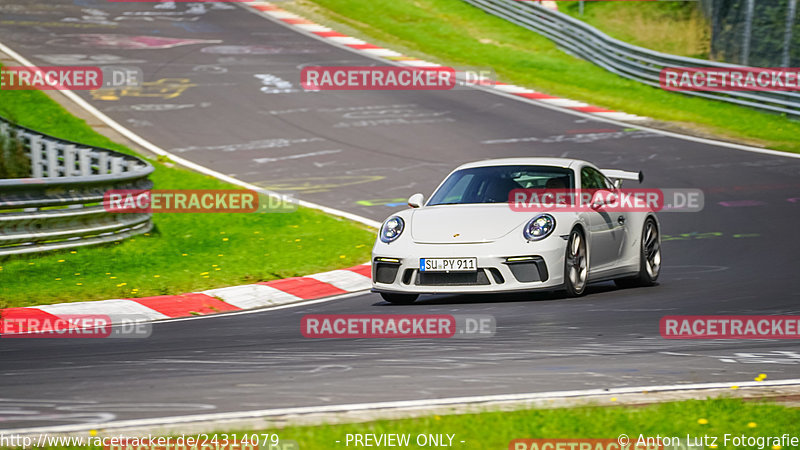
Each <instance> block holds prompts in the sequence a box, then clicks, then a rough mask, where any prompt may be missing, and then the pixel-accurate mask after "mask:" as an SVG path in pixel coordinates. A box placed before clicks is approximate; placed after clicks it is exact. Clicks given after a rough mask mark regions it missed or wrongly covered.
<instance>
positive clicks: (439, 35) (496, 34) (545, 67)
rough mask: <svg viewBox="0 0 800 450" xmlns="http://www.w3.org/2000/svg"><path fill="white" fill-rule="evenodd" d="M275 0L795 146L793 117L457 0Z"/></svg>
mask: <svg viewBox="0 0 800 450" xmlns="http://www.w3.org/2000/svg"><path fill="white" fill-rule="evenodd" d="M280 6H281V7H283V8H286V9H288V10H292V11H296V12H299V13H301V14H303V15H306V16H307V17H308V18H310V19H313V20H316V21H318V22H321V23H323V24H327V25H329V26H331V27H333V28H335V29H337V30H338V31H341V32H345V33H350V34H352V35H355V36H361V37H363V38H365V39H368V40H370V41H371V42H372V43H374V44H381V43H382V44H384V45H386V46H388V47H390V48H393V49H396V50H398V51H403V52H405V53H406V54H408V55H413V56H417V57H421V58H424V59H428V60H434V61H438V62H440V63H442V64H446V65H454V66H477V67H491V68H493V69H494V71H495V72H496V73H497V74H498V77H499V79H500V81H505V82H509V83H514V84H518V85H522V86H527V87H530V88H533V89H536V90H539V91H542V92H545V93H548V94H552V95H557V96H563V97H567V98H571V99H574V100H582V101H585V102H588V103H591V104H594V105H597V106H602V107H606V108H610V109H615V110H620V111H624V112H628V113H632V114H638V115H642V116H647V117H651V118H653V119H656V120H659V121H663V122H671V123H664V124H663V126H664V127H668V128H672V129H675V128H678V129H680V130H682V131H684V132H690V133H694V134H698V135H703V136H716V137H718V138H722V139H728V140H735V141H738V142H746V143H750V144H753V145H760V146H765V147H769V148H774V149H778V150H784V151H790V152H796V153H797V152H800V139H797V136H800V121H798V120H792V119H788V118H786V117H783V116H778V115H774V114H768V113H764V112H759V111H756V110H752V109H748V108H743V107H739V106H735V105H730V104H726V103H723V102H715V101H710V100H704V99H699V98H693V97H689V96H686V95H682V94H678V93H673V92H667V91H663V90H660V89H656V88H652V87H649V86H646V85H642V84H640V83H637V82H634V81H631V80H627V79H625V78H622V77H619V76H617V75H614V74H612V73H610V72H607V71H605V70H603V69H601V68H599V67H597V66H595V65H593V64H591V63H588V62H586V61H583V60H580V59H578V58H575V57H573V56H570V55H568V54H566V53H564V52H562V51H561V50H559V49H558V48H557V47H556V45H555V44H553V43H552V42H551V41H549V40H547V39H546V38H544V37H542V36H540V35H538V34H536V33H534V32H532V31H529V30H527V29H524V28H522V27H519V26H517V25H514V24H512V23H510V22H508V21H505V20H503V19H500V18H498V17H495V16H492V15H490V14H487V13H485V12H483V11H482V10H480V9H478V8H475V7H473V6H471V5H469V4H467V3H466V2H464V1H463V0H288V1H285V2H281V3H280Z"/></svg>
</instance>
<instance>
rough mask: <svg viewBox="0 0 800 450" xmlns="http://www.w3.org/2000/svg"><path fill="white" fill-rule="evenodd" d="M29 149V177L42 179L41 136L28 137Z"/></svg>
mask: <svg viewBox="0 0 800 450" xmlns="http://www.w3.org/2000/svg"><path fill="white" fill-rule="evenodd" d="M28 139H29V142H30V143H29V144H28V145H29V146H30V149H31V172H32V173H31V176H32V177H33V178H42V175H43V173H42V172H43V171H42V147H41V145H42V138H41V136H28Z"/></svg>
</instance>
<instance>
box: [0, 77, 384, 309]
mask: <svg viewBox="0 0 800 450" xmlns="http://www.w3.org/2000/svg"><path fill="white" fill-rule="evenodd" d="M0 115H1V116H4V117H6V118H8V119H9V120H12V121H14V122H17V123H19V124H21V125H23V126H26V127H29V128H32V129H35V130H38V131H41V132H43V133H47V134H50V135H52V136H56V137H61V138H64V139H69V140H72V141H77V142H82V143H85V144H90V145H95V146H99V147H105V148H110V149H113V150H118V151H121V152H125V153H130V154H134V152H133V151H132V150H130V149H129V148H126V147H125V146H122V145H120V144H117V143H115V142H112V141H111V140H109V139H108V138H106V137H104V136H102V135H100V134H98V133H96V132H95V131H94V130H93V129H92V128H91V127H89V126H88V125H87V124H86V123H85V122H84V121H83V120H81V119H78V118H76V117H75V116H73V115H71V114H69V113H68V112H67V111H66V110H64V109H63V108H62V107H61V106H60V105H59V104H57V103H56V102H55V101H53V100H51V99H50V98H49V97H47V96H46V95H45V94H43V93H42V92H38V91H1V92H0ZM151 162H152V163H153V165H154V166H155V172H154V173H153V174H152V175H151V179H152V180H153V182H154V185H155V186H154V188H156V189H235V188H238V187H237V186H232V185H230V184H227V183H223V182H220V181H219V180H217V179H215V178H212V177H209V176H206V175H202V174H198V173H196V172H191V171H188V170H185V169H182V168H178V167H169V164H164V163H160V162H158V161H151ZM153 221H154V224H155V229H154V230H153V232H151V233H149V235H140V236H137V237H134V238H131V239H128V240H125V241H122V242H118V243H116V244H108V245H98V246H92V247H84V248H78V249H73V250H71V251H70V250H64V251H57V252H49V253H43V254H35V255H28V256H7V257H0V308H2V307H11V306H33V305H38V304H50V303H61V302H75V301H84V300H100V299H108V298H132V297H147V296H154V295H164V294H180V293H184V292H192V291H198V290H202V289H211V288H216V287H222V286H231V285H239V284H247V283H254V282H257V281H268V280H272V279H276V278H285V277H290V276H297V275H304V274H309V273H315V272H320V271H324V270H330V269H335V268H341V267H348V266H352V265H356V264H360V263H363V262H365V261H368V260H369V252H370V250H371V245H372V242H373V241H374V239H375V237H374V236H375V235H374V233H373V232H372V231H370V230H367V229H366V228H365V227H362V226H360V225H357V224H354V223H352V222H349V221H346V220H342V219H338V218H335V217H332V216H329V215H326V214H323V213H320V212H317V211H314V210H311V209H307V208H300V209H298V210H297V211H296V212H293V213H274V214H155V215H154V217H153Z"/></svg>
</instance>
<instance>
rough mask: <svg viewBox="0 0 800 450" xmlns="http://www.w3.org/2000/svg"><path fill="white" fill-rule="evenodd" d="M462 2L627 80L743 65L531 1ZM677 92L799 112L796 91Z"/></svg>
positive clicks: (651, 79)
mask: <svg viewBox="0 0 800 450" xmlns="http://www.w3.org/2000/svg"><path fill="white" fill-rule="evenodd" d="M464 1H465V2H467V3H469V4H471V5H473V6H476V7H478V8H481V9H482V10H484V11H486V12H488V13H490V14H493V15H496V16H498V17H502V18H503V19H506V20H508V21H510V22H513V23H515V24H517V25H519V26H521V27H524V28H527V29H529V30H532V31H535V32H536V33H539V34H541V35H544V36H545V37H547V38H549V39H550V40H552V41H554V42H555V43H556V44H558V45H559V46H560V47H561V48H562V49H563V50H565V51H567V52H568V53H571V54H574V55H576V56H578V57H580V58H583V59H585V60H587V61H590V62H592V63H594V64H596V65H598V66H600V67H602V68H604V69H606V70H609V71H611V72H614V73H616V74H618V75H620V76H623V77H625V78H630V79H632V80H636V81H638V82H641V83H645V84H648V85H650V86H654V87H659V88H660V86H661V85H660V82H659V75H660V73H661V69H663V68H665V67H709V68H736V69H746V68H747V67H745V66H737V65H735V64H726V63H720V62H715V61H706V60H704V59H696V58H687V57H683V56H675V55H670V54H666V53H661V52H657V51H653V50H649V49H646V48H642V47H637V46H635V45H631V44H628V43H625V42H622V41H619V40H617V39H614V38H612V37H610V36H608V35H606V34H604V33H603V32H601V31H599V30H597V29H596V28H593V27H591V26H589V25H587V24H585V23H583V22H581V21H580V20H577V19H574V18H572V17H570V16H568V15H566V14H564V13H560V12H558V11H553V10H550V9H547V8H545V7H543V6H540V5H539V4H538V3H535V2H531V1H517V0H464ZM681 92H682V93H683V94H687V95H694V96H698V97H704V98H708V99H713V100H721V101H724V102H729V103H735V104H737V105H741V106H747V107H751V108H757V109H761V110H766V111H771V112H775V113H784V114H788V115H793V116H800V93H798V92H731V91H727V92H701V91H681Z"/></svg>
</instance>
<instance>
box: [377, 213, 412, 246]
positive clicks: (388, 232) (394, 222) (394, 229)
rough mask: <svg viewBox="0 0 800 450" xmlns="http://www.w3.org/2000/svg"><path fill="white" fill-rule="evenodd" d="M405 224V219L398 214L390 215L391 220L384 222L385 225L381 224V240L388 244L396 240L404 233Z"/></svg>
mask: <svg viewBox="0 0 800 450" xmlns="http://www.w3.org/2000/svg"><path fill="white" fill-rule="evenodd" d="M405 226H406V225H405V222H403V219H401V218H399V217H397V216H394V217H390V218H389V220H387V221H386V222H384V223H383V226H381V241H383V242H385V243H387V244H388V243H389V242H392V241H394V240H395V239H397V238H398V237H400V234H402V233H403V228H405Z"/></svg>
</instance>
